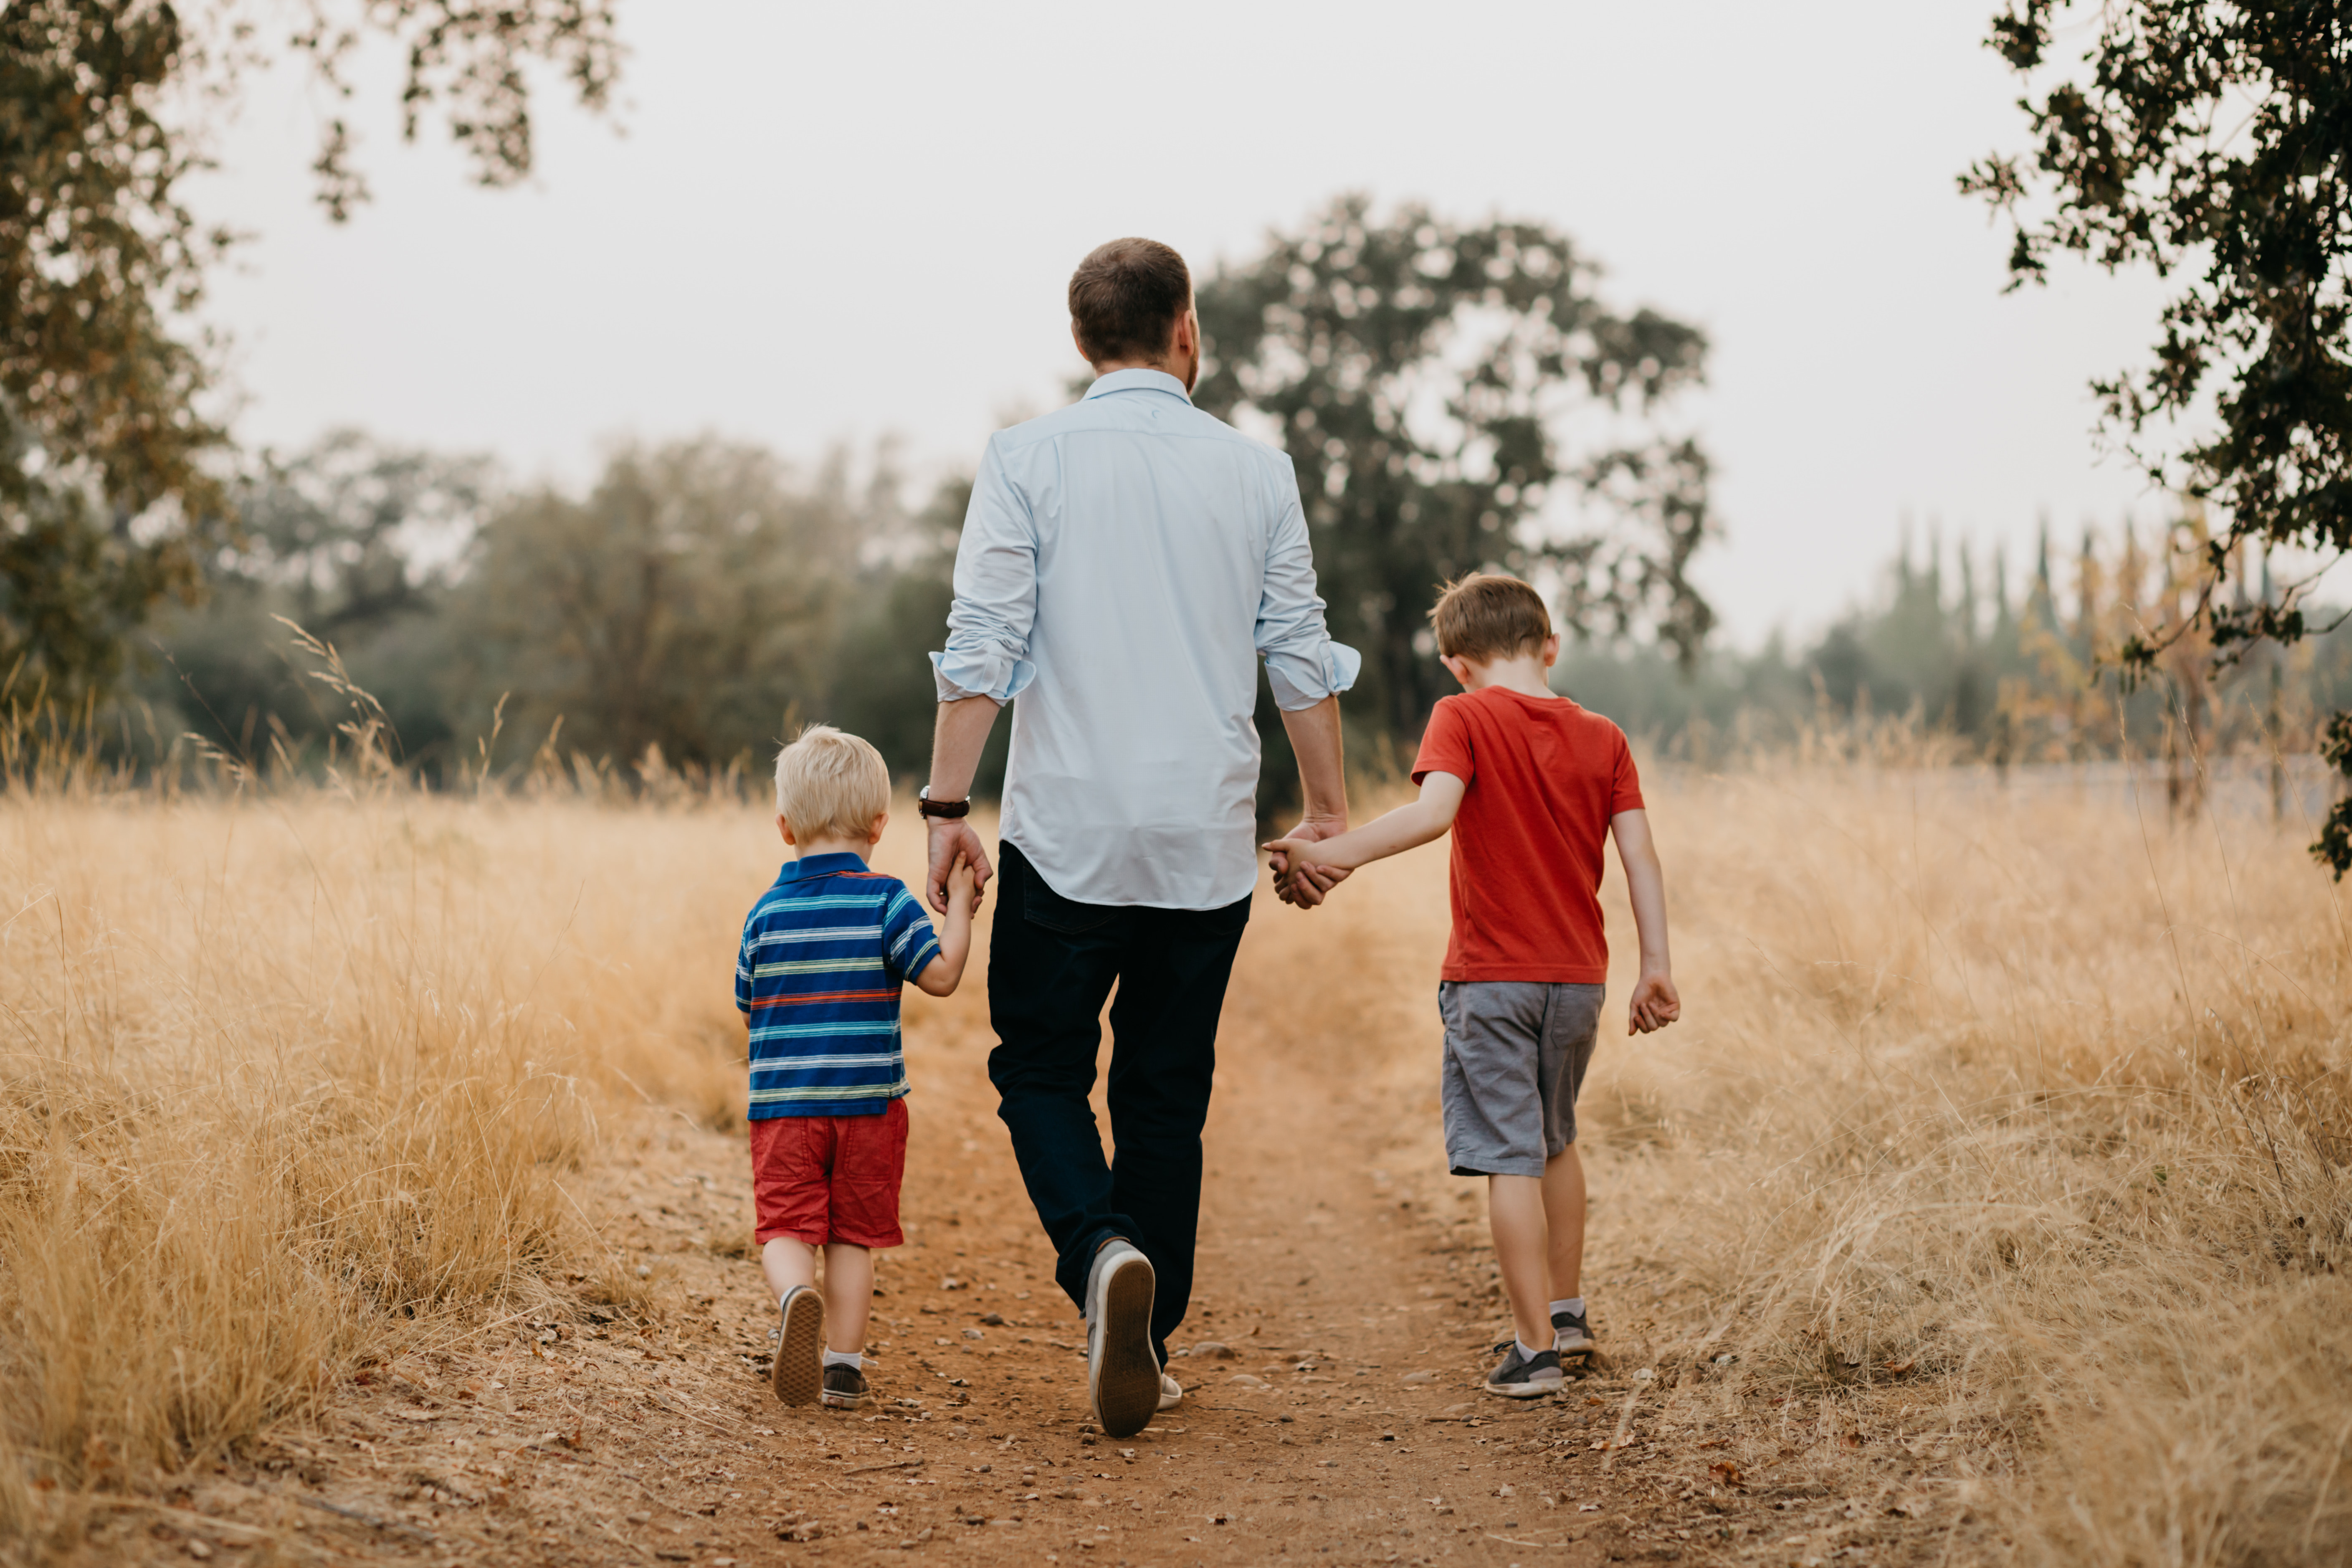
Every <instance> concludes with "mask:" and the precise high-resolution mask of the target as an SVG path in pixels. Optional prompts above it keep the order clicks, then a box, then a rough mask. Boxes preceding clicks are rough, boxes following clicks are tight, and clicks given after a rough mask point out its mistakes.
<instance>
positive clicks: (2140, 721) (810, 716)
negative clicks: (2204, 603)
mask: <svg viewBox="0 0 2352 1568" xmlns="http://www.w3.org/2000/svg"><path fill="white" fill-rule="evenodd" d="M908 488H909V487H908V484H907V483H906V481H905V479H904V477H903V475H902V474H901V473H900V472H899V471H898V468H897V467H896V465H895V463H894V460H893V456H892V454H891V452H890V451H889V450H888V449H887V448H884V449H882V450H880V451H878V452H877V453H876V454H874V455H873V456H872V458H870V459H869V460H867V461H866V462H864V463H854V462H853V461H852V460H851V458H850V457H849V455H848V454H846V453H838V452H837V453H835V455H833V456H832V457H831V458H827V459H825V460H824V461H823V462H821V463H819V464H817V465H815V466H814V467H812V468H797V467H795V466H793V465H792V464H790V463H787V462H786V461H784V460H783V459H782V458H779V457H777V456H776V455H774V454H772V453H771V452H768V451H766V450H763V449H761V448H759V447H751V446H746V445H742V444H740V443H730V442H727V441H721V440H717V439H701V440H694V441H684V442H676V443H671V444H668V445H663V446H654V447H620V448H617V449H615V450H614V451H613V452H611V453H610V454H609V456H608V458H607V460H606V462H605V464H604V471H603V473H602V475H601V476H600V477H599V479H597V480H596V482H595V483H594V484H593V486H592V487H590V488H589V489H587V490H586V491H585V492H584V493H581V494H572V493H566V492H565V491H563V490H561V489H553V488H547V487H538V488H530V489H514V490H505V489H501V488H500V487H499V481H498V479H497V477H496V474H495V471H494V470H493V468H492V467H491V465H490V464H489V463H488V461H487V460H485V459H481V458H452V457H446V456H437V455H435V454H431V453H425V452H418V451H415V450H410V449H405V448H401V447H390V446H385V445H383V444H380V443H377V442H374V441H372V440H370V439H368V438H367V437H363V436H362V435H359V434H356V433H353V432H340V433H337V434H334V435H331V436H329V437H325V438H323V439H322V440H320V442H318V443H317V444H316V445H314V446H312V447H310V448H308V449H306V450H304V451H301V452H299V453H297V454H294V455H292V456H290V457H287V458H282V459H279V460H274V461H271V462H269V463H268V464H267V465H265V466H264V468H263V469H262V471H261V474H260V476H259V477H258V478H257V479H255V480H253V481H252V482H251V483H249V484H248V485H247V486H246V487H245V488H244V489H242V490H241V491H240V492H239V493H238V496H237V505H238V507H239V514H240V517H241V520H242V527H241V529H240V538H241V540H242V543H241V544H240V545H239V547H238V548H237V549H236V551H234V552H228V553H226V554H224V555H223V556H222V557H221V558H219V559H218V560H217V561H216V562H215V564H214V568H213V570H212V572H211V574H210V581H211V593H210V595H209V596H208V598H207V599H206V600H205V603H204V604H202V605H198V606H176V607H173V608H172V609H170V610H169V611H168V612H167V613H166V614H165V615H163V616H162V617H161V618H159V619H158V620H157V621H155V622H154V623H153V624H152V626H151V628H150V631H149V634H148V641H147V643H146V645H145V647H144V649H143V653H144V656H145V657H144V658H142V659H141V660H140V661H139V662H140V663H141V664H142V667H143V668H142V673H141V674H140V675H139V676H138V677H137V678H136V679H135V681H134V683H133V684H132V685H131V688H130V689H128V690H127V691H126V693H125V697H124V702H123V704H122V706H123V707H125V708H127V709H136V710H139V718H138V720H137V721H136V722H135V723H132V722H128V721H125V722H123V723H121V724H120V725H118V727H117V728H118V731H119V732H120V735H121V737H123V740H122V741H120V742H117V743H127V742H139V745H140V747H142V748H143V749H145V750H148V751H150V752H152V746H153V742H152V740H147V741H140V738H141V737H163V738H165V739H166V740H168V738H169V737H172V736H175V735H185V736H193V737H196V738H197V740H198V741H200V742H201V743H202V745H203V746H204V747H205V748H206V749H208V750H210V751H212V752H216V753H218V754H219V755H220V756H222V757H224V758H226V759H228V760H229V761H231V762H232V763H236V765H239V766H244V767H250V768H252V769H254V770H256V771H257V772H268V771H272V770H278V771H315V770H317V769H318V768H319V767H320V766H321V765H323V764H324V763H327V762H328V761H329V760H330V758H331V756H332V755H334V754H335V753H336V752H337V751H338V748H339V747H341V745H342V744H343V743H344V742H342V741H341V739H339V737H340V736H341V728H340V727H341V725H343V724H344V723H346V722H347V721H348V720H349V717H350V704H349V701H348V700H347V697H346V695H345V694H344V693H343V692H342V691H341V689H340V688H339V686H338V685H337V683H336V682H335V681H332V680H326V679H320V678H319V677H320V674H321V673H327V672H326V671H325V670H324V666H323V661H322V659H321V658H320V656H319V655H318V654H317V653H316V652H315V651H314V650H306V648H305V647H304V645H303V644H302V643H301V642H300V641H299V640H298V638H297V637H296V634H295V630H294V628H295V627H297V626H299V628H301V630H302V631H304V632H307V633H308V634H310V637H313V638H315V639H317V640H318V641H319V642H320V643H324V644H328V645H331V646H332V647H333V648H334V649H335V651H336V654H337V656H338V657H339V658H340V660H341V670H342V675H343V677H345V678H347V679H348V680H349V681H350V683H351V684H352V685H355V686H357V687H359V688H362V689H364V690H366V691H367V692H369V693H371V694H372V695H373V698H374V700H376V701H377V702H378V703H380V704H381V707H382V715H383V721H384V724H385V727H386V729H387V731H388V732H389V742H388V750H390V751H391V752H392V753H393V754H394V756H395V757H396V758H398V759H399V761H400V763H401V764H402V765H403V766H404V767H405V768H407V769H409V770H411V771H412V772H413V773H415V775H416V776H417V777H418V778H419V779H420V780H422V781H423V782H425V784H428V785H431V786H434V787H445V788H446V787H462V786H464V785H465V784H467V782H468V781H471V780H476V779H480V778H483V777H486V776H488V777H498V778H503V779H506V780H509V781H513V780H516V779H520V778H525V777H530V776H538V777H541V778H542V779H546V778H553V779H557V780H561V781H562V782H563V783H564V784H566V785H567V786H578V785H582V784H586V785H589V786H592V787H596V788H612V789H620V790H625V791H628V792H632V793H634V792H636V791H638V790H641V789H643V788H646V787H648V785H649V784H655V783H657V782H659V781H661V780H663V779H676V778H701V779H717V778H722V777H724V776H725V775H727V774H728V773H730V771H731V772H732V773H735V774H736V775H737V776H738V777H739V778H740V779H741V780H743V781H744V783H745V786H746V787H755V786H756V783H757V780H758V777H759V776H760V775H761V774H762V773H764V772H765V769H766V766H767V762H768V759H769V758H770V757H771V756H772V753H773V750H774V748H775V746H776V745H777V744H778V743H779V742H781V741H782V740H783V739H785V738H786V737H788V736H789V735H790V734H791V733H792V732H793V731H794V730H796V728H797V727H798V726H799V725H800V724H801V723H803V722H805V721H811V720H824V721H829V722H833V723H836V724H840V725H842V726H843V727H845V728H846V729H849V730H852V731H855V732H856V733H859V734H862V735H865V736H866V737H867V738H869V739H870V740H872V741H873V742H875V744H876V745H877V746H878V747H879V748H880V749H881V751H882V752H883V755H884V756H885V757H886V758H887V760H888V761H889V763H890V764H891V767H892V769H893V770H894V772H896V773H898V775H899V776H900V777H901V778H904V779H909V780H912V779H917V778H919V776H920V773H921V771H922V769H923V768H924V767H925V766H926V765H927V763H928V761H929V744H930V725H931V719H932V713H933V707H934V697H933V687H932V682H931V672H930V665H929V659H928V658H927V655H928V653H929V651H930V650H931V649H934V648H936V647H940V645H941V640H942V638H943V636H944V629H945V624H946V619H947V612H948V605H949V602H950V597H951V595H952V586H951V582H950V578H951V572H952V566H953V559H954V548H955V541H956V537H957V532H958V530H959V528H960V526H961V521H962V516H963V507H964V501H965V498H966V494H967V489H966V486H965V485H964V484H963V483H962V482H961V481H950V482H947V483H943V484H940V485H939V486H937V487H936V488H935V489H932V490H931V491H930V492H929V495H928V496H926V497H924V498H923V499H922V500H920V502H919V504H911V505H910V504H908V501H907V500H905V499H904V498H905V496H906V493H907V491H908ZM2200 544H2201V536H2200V533H2199V530H2198V527H2197V524H2196V522H2195V520H2194V518H2193V516H2191V517H2189V518H2185V519H2183V520H2182V521H2179V522H2178V523H2177V524H2175V525H2174V526H2173V527H2172V528H2170V529H2168V530H2166V531H2158V532H2148V531H2138V532H2135V531H2130V530H2128V529H2126V530H2118V531H2113V532H2110V533H2107V534H2105V535H2104V536H2103V535H2101V534H2099V533H2097V532H2095V531H2085V532H2084V534H2083V535H2082V536H2081V538H2080V540H2079V542H2078V543H2076V544H2075V546H2074V548H2073V549H2072V550H2070V551H2066V552H2053V548H2052V546H2051V544H2050V542H2049V541H2048V539H2047V536H2046V534H2045V536H2044V539H2043V542H2042V547H2041V549H2040V550H2039V552H2037V554H2036V556H2035V559H2034V560H2033V561H2032V562H2031V563H2027V565H2026V567H2025V569H2024V570H2023V571H2021V572H2016V573H2012V572H2011V570H2010V568H2009V566H2008V563H2006V562H2005V561H2004V560H2003V559H2002V558H2001V556H2000V554H1999V553H1998V552H1996V553H1995V554H1994V555H1992V556H1991V557H1990V559H1986V558H1984V557H1983V556H1981V555H1980V554H1978V553H1976V552H1972V551H1971V549H1970V548H1969V545H1968V544H1966V543H1965V542H1963V543H1960V544H1958V546H1956V547H1954V548H1951V549H1946V548H1944V547H1943V545H1942V544H1940V543H1939V542H1937V541H1935V540H1934V539H1933V538H1932V537H1929V538H1927V539H1926V540H1924V541H1912V542H1906V544H1905V546H1904V548H1903V549H1902V550H1901V552H1899V553H1898V554H1896V555H1895V558H1894V560H1893V561H1892V562H1891V563H1890V564H1889V566H1888V568H1887V570H1886V573H1885V579H1884V582H1883V584H1882V586H1881V588H1880V591H1879V592H1878V593H1877V594H1876V595H1874V597H1873V598H1872V599H1871V600H1870V601H1868V602H1867V603H1865V604H1864V605H1857V606H1856V607H1855V608H1853V610H1851V611H1850V612H1849V613H1847V614H1846V615H1845V616H1842V617H1840V618H1839V619H1838V620H1837V621H1836V622H1835V623H1833V624H1832V626H1829V627H1828V628H1827V630H1826V631H1824V632H1822V634H1820V635H1819V636H1818V637H1813V638H1811V640H1809V641H1808V642H1806V643H1805V644H1803V645H1802V646H1794V647H1792V646H1791V645H1790V643H1789V642H1788V641H1787V639H1785V638H1782V637H1775V638H1774V639H1772V640H1771V641H1769V642H1768V643H1767V644H1766V645H1765V646H1764V647H1762V648H1760V649H1759V650H1756V651H1753V652H1740V651H1737V650H1727V649H1711V650H1703V651H1702V653H1701V655H1700V657H1699V658H1696V660H1695V661H1693V662H1692V663H1691V664H1689V665H1687V666H1686V665H1685V663H1684V662H1683V661H1682V659H1681V658H1679V657H1678V654H1677V650H1676V649H1675V647H1674V645H1673V644H1671V643H1669V642H1663V641H1660V640H1658V639H1656V638H1634V637H1622V638H1621V637H1614V636H1611V635H1609V634H1608V633H1607V632H1606V631H1605V630H1604V631H1603V632H1602V633H1601V634H1600V635H1599V636H1597V637H1594V638H1592V639H1591V640H1589V641H1586V642H1583V643H1581V644H1579V645H1576V646H1572V647H1570V650H1569V651H1568V653H1567V655H1566V656H1565V657H1564V658H1563V659H1562V661H1561V665H1560V668H1559V672H1558V677H1557V680H1556V684H1557V685H1558V686H1559V689H1561V690H1563V691H1566V692H1568V693H1569V694H1570V695H1572V696H1574V697H1576V698H1578V699H1579V700H1581V701H1583V702H1585V703H1586V704H1588V705H1589V706H1591V707H1592V708H1594V709H1596V710H1599V711H1601V712H1603V713H1607V714H1608V715H1610V716H1611V717H1612V718H1614V719H1616V720H1617V721H1619V722H1620V723H1622V724H1623V725H1624V726H1625V727H1626V728H1627V730H1629V731H1632V732H1633V733H1634V734H1635V735H1636V736H1637V737H1641V738H1643V739H1646V740H1647V741H1648V742H1650V743H1651V744H1653V745H1655V746H1657V747H1660V748H1662V749H1664V750H1665V751H1667V752H1670V753H1675V754H1680V755H1684V756H1688V757H1692V758H1694V759H1695V760H1698V761H1702V762H1706V761H1711V760H1720V759H1722V758H1724V757H1727V755H1728V754H1729V753H1730V752H1732V751H1734V750H1735V749H1738V748H1742V747H1752V746H1771V745H1777V744H1780V743H1784V742H1788V741H1790V740H1791V739H1793V738H1794V737H1795V736H1796V735H1797V734H1798V733H1799V732H1800V731H1801V729H1803V728H1804V727H1805V726H1808V725H1811V726H1815V727H1822V726H1828V727H1832V728H1835V727H1839V726H1848V725H1853V724H1855V723H1857V722H1864V723H1866V722H1869V721H1872V720H1874V719H1881V720H1884V719H1897V720H1906V721H1909V722H1910V723H1912V724H1913V725H1915V726H1916V727H1917V728H1918V729H1920V730H1922V731H1931V732H1935V733H1937V734H1940V735H1942V736H1944V737H1946V738H1947V740H1948V742H1949V749H1950V750H1951V751H1953V752H1957V753H1958V754H1959V755H1963V756H1968V757H1975V758H1980V759H1983V760H1985V761H1989V762H1993V763H2021V764H2022V763H2038V762H2061V761H2071V760H2082V759H2085V758H2092V757H2107V756H2115V755H2117V754H2121V753H2124V752H2131V753H2134V754H2138V755H2145V756H2162V755H2168V754H2169V755H2172V756H2175V757H2186V756H2190V755H2198V754H2211V753H2213V752H2226V751H2240V752H2243V751H2248V750H2257V751H2260V750H2269V749H2272V748H2273V746H2275V747H2278V748H2280V749H2284V750H2286V751H2290V752H2307V751H2309V750H2310V749H2311V748H2312V746H2313V743H2314V736H2313V726H2314V723H2315V715H2318V714H2324V713H2325V712H2326V711H2329V710H2332V709H2333V708H2334V707H2336V706H2337V705H2340V704H2341V703H2343V702H2344V701H2346V700H2352V637H2326V638H2315V639H2312V640H2309V641H2306V642H2305V643H2304V644H2303V645H2301V646H2299V647H2295V648H2294V649H2292V650H2286V651H2284V652H2282V651H2281V650H2275V649H2273V650H2270V653H2269V656H2268V657H2267V658H2253V659H2248V660H2244V661H2242V662H2241V663H2240V664H2238V665H2237V666H2235V667H2233V668H2231V669H2230V670H2229V671H2227V672H2225V673H2223V674H2222V675H2221V676H2218V677H2217V676H2215V675H2213V674H2212V673H2211V671H2210V660H2209V659H2208V658H2206V657H2205V655H2204V652H2203V650H2201V649H2196V648H2183V649H2181V650H2179V652H2178V653H2177V654H2176V655H2174V656H2172V657H2170V658H2168V660H2167V661H2166V662H2165V663H2163V664H2162V665H2161V666H2160V667H2159V668H2157V669H2156V670H2154V671H2153V672H2150V673H2148V674H2146V675H2144V676H2141V677H2140V678H2138V679H2131V680H2126V679H2124V677H2125V675H2126V674H2127V673H2128V672H2127V671H2124V670H2120V669H2119V668H2118V667H2117V665H2116V651H2117V649H2118V648H2119V647H2121V646H2122V645H2123V644H2124V643H2125V641H2126V639H2128V638H2129V637H2132V636H2134V635H2136V633H2137V628H2139V627H2141V626H2147V625H2149V624H2152V623H2155V622H2157V621H2159V620H2160V619H2162V618H2163V617H2164V616H2167V615H2168V614H2169V613H2172V612H2173V611H2175V610H2177V608H2178V605H2179V598H2180V596H2181V595H2184V594H2187V593H2189V592H2191V591H2193V589H2192V584H2193V579H2194V573H2195V565H2196V561H2197V559H2198V553H2197V552H2198V551H2199V549H2200ZM1390 700H1391V697H1390V694H1389V693H1386V692H1384V691H1382V690H1381V689H1377V688H1375V689H1371V690H1369V691H1363V692H1360V693H1356V694H1351V697H1350V699H1349V701H1350V705H1351V711H1350V717H1349V722H1350V724H1351V726H1352V727H1353V729H1354V731H1355V732H1356V735H1357V745H1358V752H1357V763H1358V765H1359V767H1365V768H1370V769H1372V770H1373V771H1376V772H1377V771H1380V770H1381V769H1382V768H1384V767H1392V766H1393V765H1394V764H1395V763H1396V762H1397V760H1398V759H1400V758H1401V757H1402V756H1403V755H1404V754H1405V753H1406V752H1407V751H1408V750H1409V748H1410V745H1411V743H1412V741H1413V740H1414V739H1415V738H1416V736H1417V734H1418V723H1417V722H1413V723H1412V728H1406V727H1405V723H1404V722H1403V721H1396V720H1392V719H1391V717H1390V716H1389V714H1388V712H1387V711H1386V710H1387V705H1388V703H1389V701H1390ZM1262 719H1263V720H1264V728H1265V731H1267V732H1268V733H1269V735H1272V734H1278V733H1279V725H1278V723H1276V721H1274V717H1273V715H1272V713H1271V711H1270V710H1269V711H1267V712H1265V713H1264V714H1263V715H1262ZM189 743H190V744H195V743H196V742H189ZM1003 744H1004V741H1003V730H1002V728H1001V727H1000V731H999V739H998V741H997V746H998V750H997V752H995V753H994V754H993V755H992V757H991V759H990V767H991V773H990V777H991V778H993V777H995V776H997V771H998V770H1001V768H1002V764H1003V750H1002V748H1003ZM1273 773H1274V770H1271V769H1270V770H1269V775H1270V776H1271V775H1272V774H1273ZM1274 805H1276V802H1275V801H1274V800H1273V799H1271V798H1270V799H1269V802H1268V809H1269V810H1271V809H1273V807H1274Z"/></svg>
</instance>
